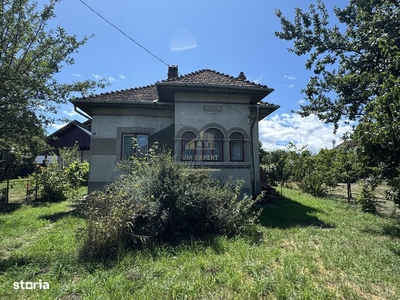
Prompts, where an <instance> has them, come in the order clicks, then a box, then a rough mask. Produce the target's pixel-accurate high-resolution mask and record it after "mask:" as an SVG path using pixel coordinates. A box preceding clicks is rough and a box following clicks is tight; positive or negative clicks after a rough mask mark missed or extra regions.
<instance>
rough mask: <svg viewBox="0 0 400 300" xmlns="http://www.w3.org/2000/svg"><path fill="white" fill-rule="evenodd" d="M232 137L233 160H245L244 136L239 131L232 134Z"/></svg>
mask: <svg viewBox="0 0 400 300" xmlns="http://www.w3.org/2000/svg"><path fill="white" fill-rule="evenodd" d="M229 138H230V148H231V150H230V151H231V161H243V160H244V157H243V152H244V149H243V148H244V147H243V144H244V138H243V135H242V134H241V133H239V132H234V133H232V134H231V136H230V137H229Z"/></svg>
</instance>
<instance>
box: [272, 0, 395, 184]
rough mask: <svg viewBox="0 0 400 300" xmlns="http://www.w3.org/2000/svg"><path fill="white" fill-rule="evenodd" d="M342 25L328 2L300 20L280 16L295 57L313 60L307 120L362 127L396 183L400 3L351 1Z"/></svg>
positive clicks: (366, 144) (368, 147) (364, 142)
mask: <svg viewBox="0 0 400 300" xmlns="http://www.w3.org/2000/svg"><path fill="white" fill-rule="evenodd" d="M333 12H334V15H335V17H336V19H337V21H336V22H335V23H336V24H334V25H330V24H329V20H330V18H329V15H328V12H327V9H326V7H325V5H324V3H323V2H322V1H320V0H318V1H317V3H316V4H311V5H310V8H309V11H303V10H302V9H300V8H297V9H296V15H295V18H294V21H293V22H292V21H289V20H288V19H287V18H286V17H284V16H283V14H282V12H281V11H280V10H277V11H276V15H277V17H278V18H279V19H280V21H281V25H282V31H280V32H276V33H275V35H276V36H277V37H278V38H280V39H284V40H287V41H293V47H291V48H289V51H291V52H294V53H295V54H297V55H298V56H302V55H307V56H308V59H307V62H306V69H308V70H311V71H312V73H313V75H312V76H311V78H310V80H309V83H308V84H307V86H306V87H305V88H304V89H303V93H304V94H305V100H307V101H308V102H306V104H304V105H302V106H301V109H300V110H299V114H300V115H301V116H304V117H305V116H309V115H311V114H315V115H316V116H318V117H319V119H320V120H322V121H324V122H326V123H333V124H334V128H335V131H336V130H337V129H338V127H339V123H340V121H341V120H344V121H355V122H356V123H358V126H357V127H356V128H355V132H354V136H353V138H354V139H355V140H356V141H357V143H358V145H359V148H360V149H361V151H362V152H363V154H364V155H366V156H367V157H369V158H370V163H371V164H375V165H379V166H380V168H381V175H382V176H383V177H384V178H387V179H389V180H392V179H396V178H398V176H399V166H400V155H399V151H400V34H399V32H400V2H399V1H398V0H350V2H349V5H348V6H346V7H345V8H343V9H340V8H337V7H335V8H334V10H333Z"/></svg>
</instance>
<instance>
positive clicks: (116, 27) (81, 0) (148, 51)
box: [79, 0, 250, 118]
mask: <svg viewBox="0 0 400 300" xmlns="http://www.w3.org/2000/svg"><path fill="white" fill-rule="evenodd" d="M79 1H80V2H82V4H84V5H85V6H86V7H87V8H89V9H90V10H91V11H92V12H94V13H95V14H96V15H98V16H99V17H100V18H102V19H103V20H104V21H106V22H107V23H108V24H110V25H111V26H112V27H114V28H115V29H117V30H118V31H119V32H121V33H122V34H123V35H124V36H126V37H127V38H128V39H130V40H131V41H132V42H134V43H135V44H136V45H138V46H139V47H140V48H142V49H143V50H145V51H146V52H147V53H149V54H150V55H152V56H153V57H155V58H156V59H158V60H159V61H160V62H162V63H163V64H164V65H166V66H167V67H169V65H168V64H167V63H166V62H165V61H163V60H162V59H161V58H159V57H158V56H156V55H155V54H153V53H152V52H151V51H150V50H148V49H147V48H145V47H144V46H142V45H141V44H139V43H138V42H136V41H135V40H134V39H133V38H131V37H130V36H129V35H128V34H126V33H125V32H123V31H122V30H121V29H119V28H118V26H116V25H114V24H113V23H111V22H110V21H108V20H107V19H106V18H105V17H103V16H102V15H101V14H99V13H98V12H97V11H95V10H94V9H93V8H91V7H90V6H89V5H88V4H86V3H85V2H84V1H83V0H79ZM178 74H179V76H182V75H181V74H180V73H178ZM211 96H212V97H213V98H214V99H215V100H217V101H218V102H220V103H222V104H225V105H226V106H228V107H230V108H231V109H233V110H235V111H236V112H238V113H239V114H241V115H243V116H245V117H248V118H250V116H248V115H246V114H244V113H242V112H241V111H239V110H238V109H236V108H234V107H232V106H231V105H229V104H228V103H223V102H222V101H221V100H220V99H218V98H217V97H216V96H214V95H211Z"/></svg>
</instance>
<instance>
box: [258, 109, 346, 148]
mask: <svg viewBox="0 0 400 300" xmlns="http://www.w3.org/2000/svg"><path fill="white" fill-rule="evenodd" d="M339 125H340V127H339V129H338V132H337V134H336V135H334V134H333V125H328V124H325V123H324V122H322V121H320V120H319V119H318V118H317V117H316V116H314V115H311V116H308V117H305V118H302V117H301V116H300V115H298V114H296V113H291V114H286V113H283V114H280V115H278V114H276V115H273V116H272V117H267V118H266V119H264V120H262V121H260V123H259V132H260V141H261V142H262V144H263V147H264V148H266V149H277V148H282V149H285V148H286V145H287V144H288V143H289V142H292V143H294V144H296V145H298V146H303V145H308V149H309V150H311V151H313V152H315V153H317V152H318V151H319V150H320V149H322V148H328V149H331V148H332V140H333V139H334V140H335V142H336V145H338V144H339V143H340V142H341V140H340V138H341V137H342V136H343V134H344V133H345V132H347V131H351V130H352V125H351V124H347V125H346V124H339Z"/></svg>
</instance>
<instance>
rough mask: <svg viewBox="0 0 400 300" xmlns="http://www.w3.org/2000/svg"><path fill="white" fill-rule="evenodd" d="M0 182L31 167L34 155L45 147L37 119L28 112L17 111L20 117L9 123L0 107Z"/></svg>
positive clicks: (43, 135) (42, 132)
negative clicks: (16, 121) (16, 120)
mask: <svg viewBox="0 0 400 300" xmlns="http://www.w3.org/2000/svg"><path fill="white" fill-rule="evenodd" d="M0 102H1V99H0ZM0 112H1V116H2V117H1V120H0V128H1V130H0V182H2V181H4V180H5V179H7V178H13V176H15V175H16V174H18V172H19V171H20V170H21V169H23V168H27V169H32V166H33V164H34V160H35V157H36V156H37V155H38V154H39V153H40V152H41V151H43V150H44V149H45V148H46V143H45V134H44V131H43V129H42V128H41V126H40V123H39V120H38V119H37V118H36V116H34V115H33V114H31V113H29V112H23V111H20V112H18V113H19V114H20V116H21V119H20V120H19V121H18V123H11V122H12V120H9V119H7V116H6V115H3V108H1V107H0Z"/></svg>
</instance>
